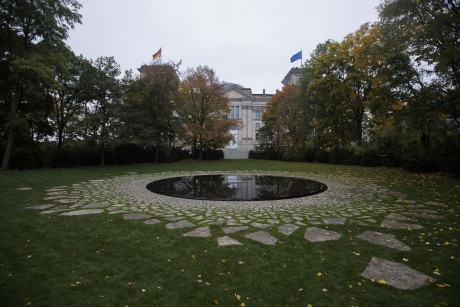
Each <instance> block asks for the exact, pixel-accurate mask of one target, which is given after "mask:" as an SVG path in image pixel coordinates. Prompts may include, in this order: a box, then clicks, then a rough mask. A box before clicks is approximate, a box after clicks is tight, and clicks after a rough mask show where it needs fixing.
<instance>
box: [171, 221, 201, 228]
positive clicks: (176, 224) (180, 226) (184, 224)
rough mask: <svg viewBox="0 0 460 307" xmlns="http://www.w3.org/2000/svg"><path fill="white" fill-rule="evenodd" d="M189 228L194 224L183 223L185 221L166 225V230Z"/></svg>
mask: <svg viewBox="0 0 460 307" xmlns="http://www.w3.org/2000/svg"><path fill="white" fill-rule="evenodd" d="M190 227H195V224H192V223H190V222H189V221H185V220H183V221H179V222H175V223H169V224H166V228H167V229H181V228H190Z"/></svg>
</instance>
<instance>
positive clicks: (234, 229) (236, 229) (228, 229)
mask: <svg viewBox="0 0 460 307" xmlns="http://www.w3.org/2000/svg"><path fill="white" fill-rule="evenodd" d="M246 229H249V227H248V226H235V227H224V228H222V230H223V231H224V233H235V232H239V231H243V230H246Z"/></svg>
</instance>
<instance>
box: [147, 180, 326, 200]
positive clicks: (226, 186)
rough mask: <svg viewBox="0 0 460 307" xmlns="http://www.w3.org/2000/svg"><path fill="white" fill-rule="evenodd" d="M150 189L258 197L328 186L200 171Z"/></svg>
mask: <svg viewBox="0 0 460 307" xmlns="http://www.w3.org/2000/svg"><path fill="white" fill-rule="evenodd" d="M147 189H148V190H149V191H151V192H154V193H157V194H161V195H168V196H172V197H179V198H190V199H206V200H232V201H248V200H249V201H258V200H274V199H286V198H296V197H304V196H310V195H315V194H318V193H321V192H324V191H326V190H327V186H326V185H325V184H323V183H321V182H318V181H314V180H309V179H305V178H295V177H282V176H268V175H199V176H184V177H174V178H167V179H161V180H157V181H153V182H151V183H149V184H148V185H147Z"/></svg>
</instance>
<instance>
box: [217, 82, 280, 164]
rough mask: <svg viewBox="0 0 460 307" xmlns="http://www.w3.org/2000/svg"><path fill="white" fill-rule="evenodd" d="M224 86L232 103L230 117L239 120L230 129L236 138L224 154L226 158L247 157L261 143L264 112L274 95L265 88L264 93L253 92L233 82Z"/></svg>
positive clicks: (225, 149)
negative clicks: (260, 134)
mask: <svg viewBox="0 0 460 307" xmlns="http://www.w3.org/2000/svg"><path fill="white" fill-rule="evenodd" d="M224 86H225V94H226V95H227V98H228V100H229V104H230V114H229V118H233V119H237V120H238V122H239V125H238V126H237V127H233V128H232V129H231V130H230V133H231V134H232V135H233V137H234V139H233V140H232V141H231V142H230V144H229V145H227V146H226V147H225V148H224V155H225V158H226V159H247V158H248V155H249V151H250V150H253V149H255V147H256V146H257V145H258V144H259V129H260V128H261V127H262V125H263V122H262V114H263V112H264V110H265V108H266V106H267V102H268V101H269V100H270V99H271V97H272V96H273V95H272V94H266V93H265V90H264V91H263V93H262V94H253V93H252V90H251V89H250V88H244V87H242V86H241V85H237V84H233V83H225V84H224Z"/></svg>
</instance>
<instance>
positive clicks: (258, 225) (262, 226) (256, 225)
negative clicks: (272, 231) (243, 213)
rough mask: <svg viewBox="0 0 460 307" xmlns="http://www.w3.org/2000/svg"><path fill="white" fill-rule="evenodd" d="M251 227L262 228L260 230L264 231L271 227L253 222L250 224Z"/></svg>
mask: <svg viewBox="0 0 460 307" xmlns="http://www.w3.org/2000/svg"><path fill="white" fill-rule="evenodd" d="M251 226H252V227H256V228H262V229H265V228H269V227H271V226H272V224H264V223H258V222H255V223H252V224H251Z"/></svg>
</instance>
